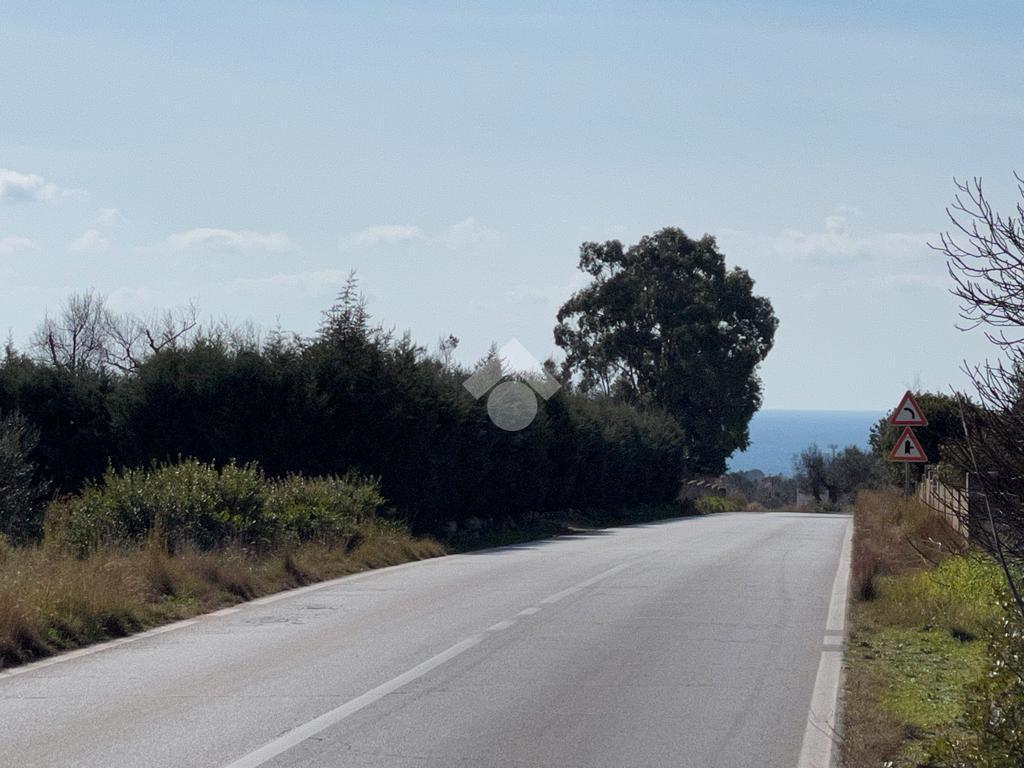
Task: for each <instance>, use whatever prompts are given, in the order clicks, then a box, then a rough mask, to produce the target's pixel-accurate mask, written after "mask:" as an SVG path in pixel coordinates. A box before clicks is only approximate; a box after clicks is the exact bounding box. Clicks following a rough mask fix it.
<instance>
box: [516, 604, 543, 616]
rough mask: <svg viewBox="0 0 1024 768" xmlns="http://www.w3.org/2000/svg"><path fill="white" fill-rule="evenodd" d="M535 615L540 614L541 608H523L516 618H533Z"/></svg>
mask: <svg viewBox="0 0 1024 768" xmlns="http://www.w3.org/2000/svg"><path fill="white" fill-rule="evenodd" d="M535 613H540V608H538V607H537V606H533V607H532V608H523V610H521V611H520V612H519V613H517V614H516V616H533V614H535Z"/></svg>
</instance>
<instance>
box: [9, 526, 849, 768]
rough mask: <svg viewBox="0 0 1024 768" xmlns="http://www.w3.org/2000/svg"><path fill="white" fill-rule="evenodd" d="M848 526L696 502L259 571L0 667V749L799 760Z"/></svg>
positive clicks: (212, 757) (450, 758)
mask: <svg viewBox="0 0 1024 768" xmlns="http://www.w3.org/2000/svg"><path fill="white" fill-rule="evenodd" d="M848 528H849V518H848V517H846V516H843V515H809V514H784V513H766V514H742V513H738V514H728V515H714V516H709V517H699V518H689V519H682V520H676V521H669V522H661V523H654V524H649V525H641V526H634V527H623V528H615V529H608V530H604V531H600V532H595V533H588V534H581V535H578V536H570V537H565V538H560V539H556V540H551V541H544V542H538V543H531V544H526V545H522V546H516V547H509V548H504V549H500V550H489V551H485V552H480V553H474V554H465V555H457V556H453V557H446V558H441V559H438V560H431V561H426V562H421V563H414V564H410V565H404V566H398V567H395V568H389V569H385V570H382V571H376V572H371V573H367V574H360V575H358V576H354V577H348V578H344V579H339V580H335V581H333V582H327V583H325V584H321V585H314V586H312V587H306V588H303V589H301V590H296V591H293V592H289V593H282V594H280V595H274V596H271V597H270V598H264V599H261V600H258V601H254V602H252V603H248V604H246V605H242V606H238V607H236V608H231V609H227V610H225V611H221V612H219V613H217V614H211V615H209V616H205V617H201V618H197V619H194V620H190V621H188V622H179V623H178V624H176V625H172V626H170V627H167V628H162V630H160V631H156V632H153V633H148V634H146V635H144V636H141V637H135V638H128V639H126V640H122V641H115V643H114V644H107V645H105V646H102V647H99V648H92V649H85V651H84V652H82V651H79V652H75V653H73V654H69V655H65V656H62V657H56V658H55V659H50V660H46V661H44V662H42V663H38V664H36V665H32V666H29V667H24V668H20V669H14V670H10V671H8V672H6V673H0V763H2V764H3V765H10V766H18V767H19V768H31V767H32V766H60V767H61V768H70V767H71V766H97V767H99V766H102V767H103V768H110V767H111V766H132V767H133V768H135V767H138V768H143V767H145V768H161V767H162V766H174V767H175V768H178V767H181V766H189V767H190V768H203V767H204V766H209V767H210V768H226V767H227V766H231V768H256V767H257V766H266V768H284V767H285V766H304V767H305V766H313V767H315V768H320V767H321V766H322V767H325V768H326V767H327V766H331V767H332V768H334V767H337V766H343V767H345V768H349V767H351V768H363V767H365V766H376V767H381V766H383V767H386V768H413V767H415V768H424V767H427V766H431V767H432V766H445V767H446V768H447V767H450V766H466V767H467V768H487V767H489V766H502V767H512V766H514V767H516V768H520V767H522V768H563V767H564V768H570V767H571V768H641V767H643V766H659V767H660V766H672V768H681V767H682V768H687V767H689V766H693V768H711V767H712V766H720V767H721V768H744V767H745V766H751V767H754V766H756V768H772V767H773V766H779V767H780V768H783V767H784V768H793V766H797V765H798V763H799V764H801V765H805V764H806V765H811V764H814V761H815V760H822V759H825V757H827V755H826V756H825V757H822V755H823V754H825V753H822V752H821V746H822V745H823V744H827V743H828V739H827V738H823V737H822V735H821V732H822V731H823V730H825V729H823V728H822V727H821V726H820V725H819V724H818V723H816V722H813V721H812V723H811V725H810V726H808V712H809V710H810V709H811V704H812V699H813V700H814V701H816V702H817V705H816V706H817V708H818V709H819V710H820V709H822V708H828V707H829V706H831V701H832V699H833V698H834V695H835V686H836V685H837V684H838V676H837V674H835V670H836V669H837V666H835V664H833V665H832V666H830V665H829V664H827V663H826V661H827V660H828V659H832V660H833V661H835V660H836V659H837V658H838V655H837V654H838V644H839V643H840V642H841V638H840V637H839V636H838V635H840V634H841V631H838V630H837V626H838V627H841V626H842V625H841V620H842V615H841V614H842V609H843V605H842V601H840V602H839V603H838V604H837V601H836V597H835V595H839V596H841V597H842V596H845V592H844V591H843V590H845V582H846V578H845V573H844V571H845V568H846V558H842V562H841V558H840V554H841V552H842V551H843V549H844V546H846V547H848V541H847V538H848ZM840 586H842V589H840ZM834 587H835V590H834ZM837 606H838V608H837ZM837 610H838V614H837ZM837 617H838V619H837ZM837 620H838V621H839V622H840V623H839V624H838V625H837V624H836V621H837ZM823 660H824V661H823ZM835 663H836V664H837V663H838V662H835ZM833 667H835V668H834V669H833ZM830 670H832V671H831V672H830ZM821 717H822V716H821V714H820V712H819V722H820V718H821ZM815 745H817V746H815ZM801 750H803V753H802V752H801Z"/></svg>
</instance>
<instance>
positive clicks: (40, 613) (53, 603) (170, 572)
mask: <svg viewBox="0 0 1024 768" xmlns="http://www.w3.org/2000/svg"><path fill="white" fill-rule="evenodd" d="M443 554H444V549H443V548H442V547H441V545H440V544H438V543H437V542H435V541H433V540H431V539H415V538H413V537H411V536H409V535H408V534H407V533H405V532H404V531H402V530H401V529H399V528H397V527H388V526H384V525H379V524H378V525H373V526H367V527H366V528H365V529H364V530H362V531H361V532H360V533H359V534H358V535H356V536H353V537H352V538H351V539H350V540H349V541H348V543H347V544H341V545H338V546H326V545H324V544H318V543H305V544H300V545H297V546H295V547H293V548H291V549H288V550H287V551H281V552H276V553H271V554H263V555H254V554H250V553H248V552H245V551H243V550H241V549H236V548H230V547H229V548H225V549H221V550H217V551H212V552H210V551H207V552H200V551H182V552H179V553H176V554H174V555H170V554H168V553H167V552H166V551H165V550H164V549H162V548H161V547H160V546H158V545H157V544H155V543H149V544H146V545H145V546H142V547H137V548H131V549H105V550H100V551H98V552H95V553H93V554H91V555H89V556H88V557H84V558H76V557H74V556H72V555H70V554H68V553H67V552H66V551H64V550H62V549H61V548H59V547H55V546H50V547H45V546H44V547H33V548H14V547H9V546H3V545H0V668H2V667H4V666H11V665H13V664H18V663H22V662H25V661H29V660H32V659H35V658H39V657H41V656H46V655H48V654H51V653H55V652H57V651H61V650H65V649H69V648H74V647H77V646H81V645H86V644H88V643H93V642H97V641H100V640H106V639H109V638H113V637H119V636H122V635H125V634H128V633H131V632H135V631H138V630H140V629H145V628H147V627H152V626H155V625H157V624H161V623H165V622H168V621H173V620H175V619H180V618H185V617H188V616H193V615H195V614H198V613H203V612H206V611H210V610H215V609H217V608H220V607H223V606H225V605H230V604H232V603H237V602H240V601H242V600H248V599H251V598H254V597H257V596H260V595H265V594H268V593H271V592H276V591H279V590H282V589H289V588H291V587H297V586H301V585H303V584H308V583H312V582H315V581H321V580H324V579H329V578H334V577H336V576H342V575H345V574H348V573H355V572H357V571H363V570H367V569H370V568H380V567H383V566H387V565H395V564H398V563H402V562H407V561H410V560H420V559H424V558H428V557H437V556H439V555H443Z"/></svg>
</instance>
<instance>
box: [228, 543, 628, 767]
mask: <svg viewBox="0 0 1024 768" xmlns="http://www.w3.org/2000/svg"><path fill="white" fill-rule="evenodd" d="M630 565H632V563H622V564H621V565H617V566H615V567H614V568H609V569H608V570H607V571H604V572H603V573H599V574H598V575H597V576H593V577H591V578H589V579H587V580H586V581H582V582H580V583H579V584H577V585H576V586H574V587H570V588H569V589H563V590H562V591H561V592H556V593H555V594H554V595H551V597H549V598H545V599H544V600H542V601H541V602H542V603H544V602H547V603H553V602H556V601H558V600H561V599H562V598H564V597H567V596H568V595H572V594H575V593H577V592H579V591H581V590H583V589H586V588H587V587H589V586H591V585H593V584H596V583H597V582H599V581H601V579H606V578H608V577H609V576H611V575H613V574H615V573H618V572H619V571H621V570H622V569H624V568H628V567H629V566H630ZM526 610H528V611H529V610H531V609H529V608H527V609H526ZM539 610H540V609H539V608H536V609H533V611H532V612H533V613H536V612H537V611H539ZM513 624H515V622H514V621H511V620H506V621H499V622H498V623H497V624H494V625H492V626H491V627H489V628H488V629H487V630H485V632H482V633H480V634H477V635H473V636H472V637H467V638H466V639H465V640H463V641H461V642H459V643H456V644H455V645H453V646H452V647H451V648H448V649H447V650H445V651H442V652H441V653H439V654H437V655H436V656H432V657H431V658H429V659H427V660H426V661H424V662H422V663H421V664H417V665H416V666H415V667H413V668H412V669H410V670H409V671H408V672H403V673H402V674H400V675H398V677H394V678H392V679H391V680H388V681H387V682H386V683H382V684H381V685H378V686H377V687H376V688H373V689H372V690H369V691H367V692H366V693H364V694H363V695H361V696H357V697H356V698H354V699H352V700H351V701H347V702H345V703H344V704H342V705H341V706H339V707H335V708H334V709H332V710H331V711H329V712H325V713H324V714H322V715H320V716H319V717H317V718H314V719H313V720H310V721H309V722H307V723H304V724H303V725H300V726H297V727H295V728H293V729H291V730H290V731H287V732H285V733H284V734H282V735H281V736H278V737H277V738H276V739H274V740H273V741H269V742H267V743H266V744H264V745H263V746H262V747H260V748H259V749H256V750H254V751H253V752H250V753H249V754H247V755H245V756H244V757H240V758H239V759H238V760H236V761H234V762H233V763H229V764H228V765H227V766H225V768H258V766H261V765H263V764H265V763H266V762H268V761H269V760H273V759H274V758H275V757H277V756H278V755H280V754H281V753H283V752H287V751H288V750H289V749H291V748H292V747H295V746H297V745H299V744H301V743H302V742H303V741H305V740H306V739H309V738H311V737H313V736H315V735H316V734H318V733H320V732H321V731H324V730H326V729H327V728H330V727H331V726H332V725H336V724H337V723H340V722H341V721H342V720H344V719H345V718H347V717H350V716H351V715H354V714H355V713H356V712H358V711H359V710H361V709H365V708H366V707H368V706H370V705H371V704H373V703H375V702H377V701H380V700H381V699H382V698H384V697H385V696H387V695H388V694H389V693H392V692H394V691H397V690H398V689H399V688H402V687H403V686H405V685H408V684H409V683H411V682H413V681H414V680H417V679H418V678H421V677H423V676H424V675H426V674H427V673H428V672H431V671H433V670H435V669H437V668H438V667H440V666H441V665H442V664H446V663H447V662H449V661H451V660H452V659H454V658H456V657H457V656H459V655H461V654H463V653H465V652H466V651H468V650H469V649H470V648H473V647H475V646H477V645H479V644H480V643H481V642H483V640H484V637H485V636H486V632H498V631H501V630H503V629H508V628H509V627H511V626H512V625H513Z"/></svg>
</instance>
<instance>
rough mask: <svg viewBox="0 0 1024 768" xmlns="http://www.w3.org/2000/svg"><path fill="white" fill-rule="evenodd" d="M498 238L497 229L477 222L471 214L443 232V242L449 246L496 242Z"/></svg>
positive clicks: (499, 237)
mask: <svg viewBox="0 0 1024 768" xmlns="http://www.w3.org/2000/svg"><path fill="white" fill-rule="evenodd" d="M500 239H501V234H500V233H499V232H498V230H496V229H491V228H490V227H485V226H483V225H482V224H478V223H477V220H476V219H474V218H473V217H472V216H470V217H469V218H468V219H464V220H463V221H460V222H459V223H458V224H452V225H451V226H450V227H448V231H447V233H446V234H445V242H446V243H447V244H448V246H449V247H451V248H468V247H472V246H478V245H488V244H491V243H496V242H497V241H498V240H500Z"/></svg>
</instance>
